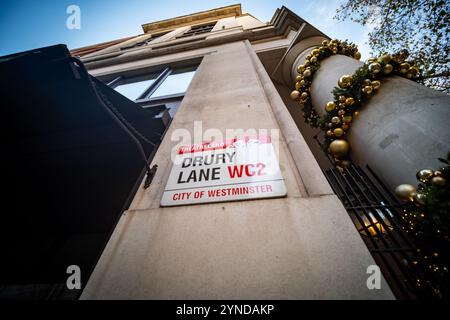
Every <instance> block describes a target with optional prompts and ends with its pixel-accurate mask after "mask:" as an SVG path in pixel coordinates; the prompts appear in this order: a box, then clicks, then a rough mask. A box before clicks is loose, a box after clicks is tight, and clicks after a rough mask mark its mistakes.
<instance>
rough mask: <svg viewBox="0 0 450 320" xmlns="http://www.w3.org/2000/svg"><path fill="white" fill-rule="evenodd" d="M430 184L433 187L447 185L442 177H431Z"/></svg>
mask: <svg viewBox="0 0 450 320" xmlns="http://www.w3.org/2000/svg"><path fill="white" fill-rule="evenodd" d="M431 183H432V184H434V185H435V186H439V187H442V186H445V185H446V183H447V180H445V178H443V177H433V178H431Z"/></svg>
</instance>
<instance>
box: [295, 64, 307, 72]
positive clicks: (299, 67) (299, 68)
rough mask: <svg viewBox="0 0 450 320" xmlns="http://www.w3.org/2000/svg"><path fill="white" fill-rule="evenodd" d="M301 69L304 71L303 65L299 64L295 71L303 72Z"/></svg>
mask: <svg viewBox="0 0 450 320" xmlns="http://www.w3.org/2000/svg"><path fill="white" fill-rule="evenodd" d="M303 71H305V65H304V64H301V65H299V66H298V67H297V72H298V73H303Z"/></svg>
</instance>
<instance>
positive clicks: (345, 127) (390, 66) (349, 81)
mask: <svg viewBox="0 0 450 320" xmlns="http://www.w3.org/2000/svg"><path fill="white" fill-rule="evenodd" d="M406 57H407V52H405V51H402V52H400V53H398V54H396V55H392V56H391V55H389V54H384V55H382V56H380V57H378V58H370V59H369V60H367V62H366V63H365V65H364V66H362V67H361V68H359V69H358V70H356V71H355V73H354V74H353V75H348V74H346V75H343V76H341V77H340V78H339V80H338V82H337V85H338V87H337V88H335V90H333V93H334V96H335V100H334V101H329V102H328V103H327V104H326V105H325V106H324V108H325V115H324V116H323V117H322V119H321V120H320V127H321V128H322V129H323V130H324V131H325V139H326V143H327V144H328V149H327V150H328V152H329V153H330V155H331V156H333V157H334V161H335V164H336V165H337V166H338V167H340V168H342V167H345V166H348V165H349V164H350V161H349V160H348V157H347V156H348V154H349V152H350V144H349V142H348V141H347V135H348V132H349V130H350V128H351V125H352V122H353V120H354V119H355V118H356V117H358V116H359V111H358V110H359V108H360V107H361V106H362V102H364V101H365V100H367V99H368V98H370V96H371V95H373V94H374V93H375V92H377V91H378V90H379V89H380V87H381V81H380V78H381V77H383V76H387V75H390V74H396V75H399V76H403V77H406V78H409V79H413V78H416V77H417V76H418V75H419V69H418V68H417V67H416V66H415V65H414V62H412V61H408V62H406V61H405V59H406Z"/></svg>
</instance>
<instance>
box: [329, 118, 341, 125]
mask: <svg viewBox="0 0 450 320" xmlns="http://www.w3.org/2000/svg"><path fill="white" fill-rule="evenodd" d="M331 123H332V124H339V123H341V119H339V117H333V118H331Z"/></svg>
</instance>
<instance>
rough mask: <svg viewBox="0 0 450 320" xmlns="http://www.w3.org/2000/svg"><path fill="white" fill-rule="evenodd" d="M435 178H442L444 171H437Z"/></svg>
mask: <svg viewBox="0 0 450 320" xmlns="http://www.w3.org/2000/svg"><path fill="white" fill-rule="evenodd" d="M434 176H435V177H442V171H440V170H436V171H435V172H434Z"/></svg>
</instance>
